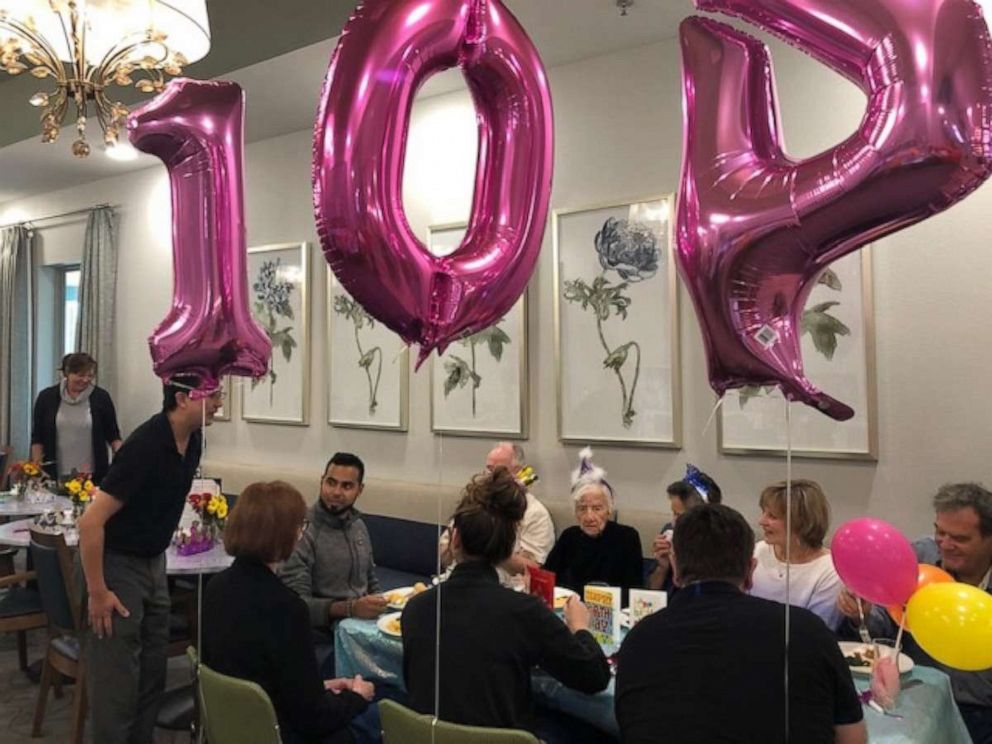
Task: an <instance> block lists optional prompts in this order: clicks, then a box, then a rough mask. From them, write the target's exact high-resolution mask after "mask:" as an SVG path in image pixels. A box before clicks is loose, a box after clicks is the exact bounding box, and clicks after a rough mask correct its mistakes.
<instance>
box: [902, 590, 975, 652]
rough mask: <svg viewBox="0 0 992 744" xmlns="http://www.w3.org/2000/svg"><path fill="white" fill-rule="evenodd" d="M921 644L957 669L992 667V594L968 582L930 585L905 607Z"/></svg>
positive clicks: (908, 621)
mask: <svg viewBox="0 0 992 744" xmlns="http://www.w3.org/2000/svg"><path fill="white" fill-rule="evenodd" d="M906 620H907V624H908V625H909V626H910V627H911V628H912V629H913V637H914V638H916V642H917V643H919V644H920V647H921V648H922V649H923V650H924V651H926V652H927V653H928V654H930V655H931V656H932V657H933V658H935V659H936V660H937V661H939V662H941V663H942V664H946V665H947V666H949V667H953V668H954V669H962V670H964V671H968V672H977V671H979V670H982V669H989V668H992V595H989V594H988V592H984V591H982V590H981V589H978V588H977V587H974V586H970V585H969V584H961V583H958V582H955V583H953V584H946V583H942V584H930V585H929V586H925V587H923V588H922V589H919V590H918V591H917V592H916V593H915V594H913V596H912V597H911V598H910V600H909V604H908V605H907V606H906Z"/></svg>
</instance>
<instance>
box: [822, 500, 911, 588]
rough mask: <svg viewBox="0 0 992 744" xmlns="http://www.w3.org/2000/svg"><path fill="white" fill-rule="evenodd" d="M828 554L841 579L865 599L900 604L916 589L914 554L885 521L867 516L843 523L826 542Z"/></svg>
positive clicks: (898, 532) (907, 543)
mask: <svg viewBox="0 0 992 744" xmlns="http://www.w3.org/2000/svg"><path fill="white" fill-rule="evenodd" d="M830 554H831V555H832V556H833V561H834V568H836V569H837V575H838V576H840V579H841V581H843V582H844V584H845V585H846V586H847V587H848V588H849V589H850V590H851V591H852V592H854V593H855V594H857V595H858V596H859V597H864V598H865V599H867V600H868V601H869V602H874V603H875V604H880V605H883V606H885V605H893V604H897V605H903V604H906V602H907V601H908V600H909V598H910V596H912V594H913V592H915V591H916V577H917V573H918V571H919V563H918V562H917V560H916V553H915V552H913V546H912V545H910V544H909V541H908V540H907V539H906V538H905V537H904V536H903V534H902V533H901V532H900V531H899V530H897V529H896V528H895V527H893V526H892V525H891V524H889V523H888V522H883V521H882V520H881V519H872V518H870V517H860V518H858V519H852V520H851V521H850V522H845V523H844V524H843V525H841V527H840V529H839V530H837V532H836V534H834V539H833V540H831V541H830Z"/></svg>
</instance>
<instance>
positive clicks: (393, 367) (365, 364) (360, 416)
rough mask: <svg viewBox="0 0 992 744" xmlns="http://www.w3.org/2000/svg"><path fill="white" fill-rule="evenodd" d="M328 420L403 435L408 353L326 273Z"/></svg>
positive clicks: (331, 275) (330, 272)
mask: <svg viewBox="0 0 992 744" xmlns="http://www.w3.org/2000/svg"><path fill="white" fill-rule="evenodd" d="M327 337H328V338H327V353H328V367H327V368H328V370H329V373H328V391H327V420H328V423H330V424H331V425H332V426H342V427H352V428H359V429H391V430H393V431H406V430H407V410H408V408H409V402H408V396H409V388H410V351H409V349H408V347H407V346H406V344H404V343H403V341H402V339H400V337H399V336H397V335H396V334H395V333H393V332H392V331H391V330H389V329H388V328H386V326H384V325H382V323H380V322H378V321H377V320H375V318H373V317H372V316H371V315H369V314H368V313H367V312H365V308H363V307H362V306H361V305H359V304H358V302H357V301H356V300H354V299H353V298H352V297H351V295H349V294H348V293H347V292H346V291H345V289H344V287H342V286H341V284H340V283H339V282H338V280H337V277H335V276H334V272H333V271H331V269H330V267H328V268H327Z"/></svg>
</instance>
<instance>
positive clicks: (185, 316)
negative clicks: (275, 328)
mask: <svg viewBox="0 0 992 744" xmlns="http://www.w3.org/2000/svg"><path fill="white" fill-rule="evenodd" d="M127 125H128V130H129V131H130V138H131V143H132V144H133V145H134V146H135V147H136V148H138V149H139V150H142V151H144V152H147V153H150V154H151V155H155V156H156V157H158V158H159V159H161V160H162V162H163V163H165V167H166V168H167V169H168V171H169V182H170V185H171V188H172V266H173V273H174V280H173V294H172V307H171V308H170V310H169V313H168V315H167V316H166V317H165V320H163V321H162V322H161V323H159V325H158V327H157V328H156V329H155V330H154V332H153V333H152V335H151V336H150V337H149V339H148V346H149V347H150V349H151V354H152V361H153V363H154V369H155V374H157V375H158V376H159V377H161V378H162V379H163V380H166V379H169V378H170V377H172V376H173V375H176V374H179V373H190V374H196V375H199V376H200V378H201V389H203V390H213V389H216V388H217V387H218V386H219V384H220V378H221V376H222V375H225V374H234V375H243V376H250V377H261V376H262V375H263V374H265V372H266V370H267V369H268V364H269V358H270V357H271V354H272V345H271V343H269V339H268V336H266V334H265V331H264V330H263V329H262V328H261V326H259V325H258V323H257V322H256V321H255V319H254V318H253V317H252V315H251V311H250V310H249V309H248V271H247V266H246V251H245V220H244V180H243V175H242V174H243V172H244V164H243V162H244V95H243V93H242V91H241V88H240V86H238V85H237V84H235V83H229V82H200V81H197V80H186V79H183V78H177V79H175V80H172V81H170V82H169V84H168V85H167V86H166V87H165V90H164V91H163V92H162V93H161V94H160V95H159V96H157V97H156V98H154V99H152V100H151V101H149V102H148V103H146V104H145V105H143V106H141V107H140V108H138V109H136V110H135V111H134V112H132V113H131V115H130V116H129V117H128V122H127Z"/></svg>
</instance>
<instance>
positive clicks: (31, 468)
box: [23, 462, 41, 478]
mask: <svg viewBox="0 0 992 744" xmlns="http://www.w3.org/2000/svg"><path fill="white" fill-rule="evenodd" d="M23 470H24V475H26V476H28V477H30V478H34V477H35V476H36V475H41V471H40V470H39V469H38V466H37V465H35V464H34V463H31V462H26V463H24V468H23Z"/></svg>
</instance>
